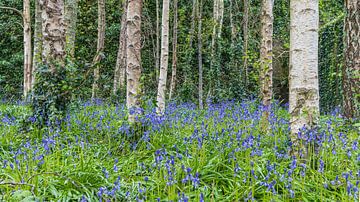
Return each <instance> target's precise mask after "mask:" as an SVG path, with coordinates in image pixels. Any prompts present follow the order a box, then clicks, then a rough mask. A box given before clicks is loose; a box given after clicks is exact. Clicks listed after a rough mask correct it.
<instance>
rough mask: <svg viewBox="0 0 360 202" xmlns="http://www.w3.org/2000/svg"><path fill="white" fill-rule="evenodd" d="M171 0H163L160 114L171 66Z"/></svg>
mask: <svg viewBox="0 0 360 202" xmlns="http://www.w3.org/2000/svg"><path fill="white" fill-rule="evenodd" d="M169 7H170V2H169V0H163V11H162V22H161V27H162V29H161V55H160V76H159V85H158V93H157V109H156V112H157V113H158V114H164V112H165V99H166V97H165V94H166V80H167V71H168V66H169V61H168V60H169Z"/></svg>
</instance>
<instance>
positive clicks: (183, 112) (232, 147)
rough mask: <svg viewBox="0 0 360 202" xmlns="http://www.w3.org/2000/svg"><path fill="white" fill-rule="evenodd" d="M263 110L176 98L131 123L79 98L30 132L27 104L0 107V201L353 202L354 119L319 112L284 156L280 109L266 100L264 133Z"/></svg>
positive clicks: (359, 156) (120, 111)
mask: <svg viewBox="0 0 360 202" xmlns="http://www.w3.org/2000/svg"><path fill="white" fill-rule="evenodd" d="M262 112H263V108H262V107H261V106H259V105H257V104H256V103H254V102H252V101H244V102H239V103H238V102H223V103H220V104H213V105H209V106H208V108H207V109H206V110H203V111H200V110H197V109H196V105H194V104H189V103H184V104H180V105H175V104H170V105H169V106H168V108H167V114H166V115H165V116H163V117H159V116H156V114H155V110H154V106H153V105H151V104H149V106H147V107H146V109H145V112H144V115H143V116H142V117H141V118H140V120H139V121H140V123H141V124H139V126H137V127H131V126H129V124H128V123H127V121H125V120H126V111H125V107H124V106H123V105H118V106H115V105H110V104H106V103H102V102H98V103H90V102H87V103H83V104H74V105H73V107H72V108H71V112H69V115H68V116H67V117H66V118H65V119H64V120H63V121H61V122H60V121H59V122H58V123H56V124H54V125H49V126H48V127H47V128H44V129H38V128H36V127H35V126H34V125H32V124H30V125H28V126H27V127H25V128H24V127H22V126H21V123H22V121H21V120H23V119H24V117H26V116H27V115H28V114H30V111H29V109H28V107H26V106H21V105H9V104H1V105H0V201H248V200H249V201H251V200H256V201H358V200H359V181H360V150H359V140H360V139H359V128H358V126H354V125H349V124H346V122H345V120H344V119H343V118H341V116H340V115H338V114H336V113H333V114H331V115H324V116H322V117H321V120H320V126H319V128H317V129H316V130H313V131H303V132H302V133H299V138H302V139H303V141H304V142H305V143H306V147H307V149H308V151H309V157H308V159H307V161H304V160H302V161H300V160H298V159H296V158H294V157H292V156H289V155H288V154H289V151H290V149H291V144H290V143H289V137H288V135H289V114H288V112H287V110H286V109H285V108H283V107H280V106H278V105H277V104H274V105H273V107H272V111H271V113H270V117H269V129H268V130H266V131H265V132H264V131H263V130H262V129H261V128H262V127H261V124H260V123H261V121H260V120H261V115H262ZM34 119H36V117H30V118H29V121H33V120H34ZM310 151H312V152H310Z"/></svg>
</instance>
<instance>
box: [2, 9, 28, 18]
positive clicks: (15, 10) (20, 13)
mask: <svg viewBox="0 0 360 202" xmlns="http://www.w3.org/2000/svg"><path fill="white" fill-rule="evenodd" d="M0 9H5V10H11V11H14V12H15V13H17V14H19V15H20V16H21V17H22V18H24V15H23V13H22V12H21V11H19V10H18V9H16V8H12V7H7V6H0Z"/></svg>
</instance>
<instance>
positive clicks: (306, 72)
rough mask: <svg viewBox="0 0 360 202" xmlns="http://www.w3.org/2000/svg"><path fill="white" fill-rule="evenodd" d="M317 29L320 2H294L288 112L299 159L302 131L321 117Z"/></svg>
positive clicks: (294, 148)
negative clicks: (299, 134)
mask: <svg viewBox="0 0 360 202" xmlns="http://www.w3.org/2000/svg"><path fill="white" fill-rule="evenodd" d="M318 30H319V0H291V1H290V70H289V74H290V75H289V101H290V106H289V111H290V114H291V119H290V127H291V140H292V144H293V148H292V153H293V155H296V156H298V157H299V156H300V157H302V156H301V154H305V152H306V151H305V148H304V144H303V141H302V139H301V138H298V132H299V130H301V129H302V128H303V127H305V128H308V129H311V128H313V127H314V126H315V125H316V124H317V121H318V117H319V81H318V46H319V45H318V43H319V42H318V38H319V37H318ZM305 155H306V154H305Z"/></svg>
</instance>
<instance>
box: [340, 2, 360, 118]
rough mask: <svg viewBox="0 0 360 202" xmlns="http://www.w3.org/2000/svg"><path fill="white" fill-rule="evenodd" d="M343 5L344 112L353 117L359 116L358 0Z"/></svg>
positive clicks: (359, 46)
mask: <svg viewBox="0 0 360 202" xmlns="http://www.w3.org/2000/svg"><path fill="white" fill-rule="evenodd" d="M345 7H346V13H347V14H346V18H345V26H344V31H345V54H344V55H345V65H344V66H343V69H342V76H343V92H344V112H345V116H346V117H347V118H354V117H359V116H360V112H359V111H360V106H359V105H360V0H345Z"/></svg>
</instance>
